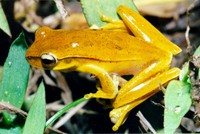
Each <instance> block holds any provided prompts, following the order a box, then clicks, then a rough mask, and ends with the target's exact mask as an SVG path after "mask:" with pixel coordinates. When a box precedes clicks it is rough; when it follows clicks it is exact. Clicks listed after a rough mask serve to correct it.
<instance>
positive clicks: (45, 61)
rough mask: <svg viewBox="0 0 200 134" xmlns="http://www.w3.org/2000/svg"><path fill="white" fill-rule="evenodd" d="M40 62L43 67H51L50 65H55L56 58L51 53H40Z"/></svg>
mask: <svg viewBox="0 0 200 134" xmlns="http://www.w3.org/2000/svg"><path fill="white" fill-rule="evenodd" d="M41 62H42V65H43V67H45V68H51V67H54V66H55V65H56V63H57V58H56V57H55V56H54V55H53V54H51V53H47V54H42V55H41Z"/></svg>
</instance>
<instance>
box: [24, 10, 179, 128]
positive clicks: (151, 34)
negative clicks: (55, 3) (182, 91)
mask: <svg viewBox="0 0 200 134" xmlns="http://www.w3.org/2000/svg"><path fill="white" fill-rule="evenodd" d="M117 12H118V14H119V15H120V16H121V18H122V21H121V23H120V24H122V25H123V26H124V25H126V26H127V27H128V29H129V30H130V31H131V32H132V34H129V33H128V32H122V31H120V30H119V31H115V30H108V29H107V28H106V26H105V27H103V28H102V29H99V30H92V29H86V30H72V31H66V30H52V29H50V28H47V27H42V28H40V29H39V30H38V31H37V33H36V38H35V41H34V43H33V44H32V45H31V47H30V48H29V49H28V51H27V53H26V58H27V60H28V62H29V63H30V64H31V65H32V66H33V67H36V68H40V69H52V70H60V71H79V72H86V73H91V74H94V75H95V76H96V77H97V78H98V79H99V81H100V83H101V88H100V87H98V88H97V89H98V91H97V92H96V93H90V94H87V95H85V98H104V99H111V102H112V106H113V110H112V111H111V112H110V118H111V120H112V121H113V122H114V123H115V125H114V126H113V130H114V131H116V130H117V129H118V128H119V126H120V125H121V124H122V123H123V122H124V120H125V118H126V116H127V114H128V113H129V111H130V110H131V109H133V108H134V107H135V106H137V105H138V104H140V103H141V102H143V101H144V100H146V99H148V98H149V97H150V96H152V95H153V94H155V93H156V92H158V91H159V88H158V87H159V85H160V84H165V83H167V82H168V81H170V80H171V79H174V78H176V77H177V76H178V75H179V73H180V70H179V69H178V68H172V69H170V63H171V60H172V56H173V55H176V54H178V53H180V52H181V49H180V48H179V47H178V46H176V45H175V44H173V43H172V42H170V41H169V40H168V39H167V38H165V37H164V36H163V35H162V34H161V33H160V32H159V31H158V30H157V29H156V28H154V27H153V26H152V25H151V24H150V23H149V22H148V21H147V20H145V19H144V18H143V17H142V16H140V15H139V14H138V13H136V12H135V11H133V10H131V9H129V8H127V7H125V6H119V7H118V9H117ZM123 23H124V24H123ZM109 25H110V24H109ZM111 25H112V24H111ZM124 27H125V26H124ZM122 75H134V77H133V78H132V79H130V80H129V81H127V82H125V83H123V84H122V83H121V82H120V80H119V79H118V78H119V76H122ZM120 83H121V84H120ZM118 84H119V86H120V88H119V89H118Z"/></svg>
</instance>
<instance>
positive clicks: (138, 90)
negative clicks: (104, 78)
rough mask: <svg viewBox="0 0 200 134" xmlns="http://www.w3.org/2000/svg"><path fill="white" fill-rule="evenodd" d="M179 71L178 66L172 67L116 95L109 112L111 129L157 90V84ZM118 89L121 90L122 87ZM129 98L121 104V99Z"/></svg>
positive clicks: (172, 77)
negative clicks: (123, 93)
mask: <svg viewBox="0 0 200 134" xmlns="http://www.w3.org/2000/svg"><path fill="white" fill-rule="evenodd" d="M179 73H180V70H179V69H178V68H172V69H170V70H167V71H165V72H163V73H161V74H158V75H156V76H155V77H153V78H151V79H149V80H147V81H145V82H143V83H141V84H139V85H138V86H136V87H134V88H132V89H131V90H130V91H128V92H127V93H125V95H122V96H119V95H118V96H117V97H116V98H117V99H115V100H114V102H113V104H114V105H113V106H114V109H113V110H112V111H111V112H110V118H111V120H112V121H113V122H114V123H115V125H114V126H113V130H114V131H116V130H117V129H118V128H119V126H121V124H122V123H123V122H124V120H125V119H126V116H127V114H128V113H129V112H130V110H132V109H133V108H134V107H136V106H137V105H139V104H140V103H142V102H143V101H145V100H146V99H148V98H149V97H150V96H152V95H153V94H155V93H156V92H158V90H159V89H158V87H159V84H165V83H167V82H168V81H169V80H171V79H174V78H176V77H177V76H178V75H179ZM126 84H128V83H126ZM126 84H125V85H126ZM120 90H123V87H122V89H120ZM135 98H137V99H135ZM130 99H132V101H131V102H127V103H124V105H121V101H123V102H125V101H126V100H130Z"/></svg>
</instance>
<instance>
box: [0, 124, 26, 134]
mask: <svg viewBox="0 0 200 134" xmlns="http://www.w3.org/2000/svg"><path fill="white" fill-rule="evenodd" d="M0 134H22V129H21V127H18V126H16V127H11V128H10V129H5V128H1V127H0Z"/></svg>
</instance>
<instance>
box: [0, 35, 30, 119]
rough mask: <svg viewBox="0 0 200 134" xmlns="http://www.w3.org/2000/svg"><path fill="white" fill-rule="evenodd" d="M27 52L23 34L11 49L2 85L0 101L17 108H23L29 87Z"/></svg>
mask: <svg viewBox="0 0 200 134" xmlns="http://www.w3.org/2000/svg"><path fill="white" fill-rule="evenodd" d="M26 50H27V44H26V41H25V37H24V34H23V33H21V34H20V35H19V37H18V38H17V39H16V40H15V41H14V42H13V43H12V45H11V47H10V50H9V54H8V57H7V59H6V62H5V63H4V68H3V75H2V81H1V85H0V101H2V102H3V101H6V102H9V103H10V104H12V105H14V106H16V107H17V108H20V107H21V106H22V103H23V100H24V96H25V93H26V88H27V85H28V78H29V69H30V66H29V64H28V62H27V61H26V59H25V53H26ZM6 115H7V114H6ZM6 115H4V116H6ZM4 119H5V120H6V118H4ZM9 119H11V118H8V120H7V121H8V122H10V121H11V120H9ZM11 122H12V121H11Z"/></svg>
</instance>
